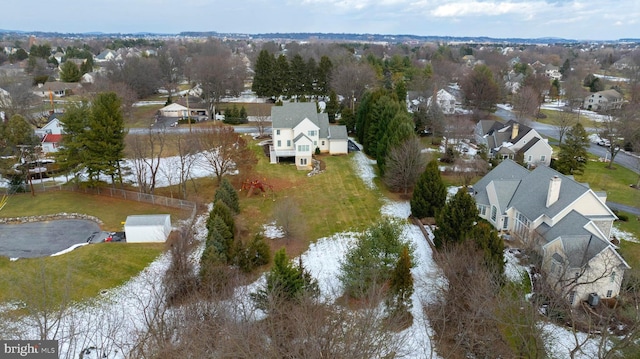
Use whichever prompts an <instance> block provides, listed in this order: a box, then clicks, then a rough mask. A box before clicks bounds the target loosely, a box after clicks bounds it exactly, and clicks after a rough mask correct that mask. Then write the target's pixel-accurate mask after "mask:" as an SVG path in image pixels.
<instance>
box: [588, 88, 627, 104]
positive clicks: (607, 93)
mask: <svg viewBox="0 0 640 359" xmlns="http://www.w3.org/2000/svg"><path fill="white" fill-rule="evenodd" d="M598 95H600V96H602V97H604V98H606V99H607V100H609V101H615V100H621V99H622V95H621V94H620V92H618V91H616V90H614V89H609V90H604V91H598V92H596V93H594V94H592V95H591V97H596V96H598Z"/></svg>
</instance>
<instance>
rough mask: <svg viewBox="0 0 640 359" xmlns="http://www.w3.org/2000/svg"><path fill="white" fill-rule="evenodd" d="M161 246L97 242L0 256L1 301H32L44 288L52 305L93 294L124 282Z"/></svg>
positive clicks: (153, 257) (161, 249)
mask: <svg viewBox="0 0 640 359" xmlns="http://www.w3.org/2000/svg"><path fill="white" fill-rule="evenodd" d="M163 250H164V243H96V244H91V245H87V246H84V247H81V248H78V249H76V250H74V251H72V252H70V253H67V254H65V255H62V256H57V257H43V258H29V259H19V260H17V261H14V262H10V261H9V259H8V258H6V257H0V278H1V279H0V302H6V301H11V300H19V301H23V302H25V303H27V304H31V301H33V300H42V298H40V297H41V296H42V291H45V290H46V291H47V297H50V299H49V300H51V303H50V304H51V305H55V304H56V302H60V301H63V298H68V299H70V300H73V301H81V300H84V299H87V298H90V297H94V296H96V295H98V294H99V293H100V291H102V290H104V289H109V288H114V287H117V286H119V285H121V284H123V283H125V282H126V281H127V280H129V279H130V278H131V277H133V276H135V275H136V274H138V273H139V272H140V271H141V270H142V269H144V268H145V267H146V266H147V265H149V263H151V262H152V261H153V260H154V259H155V258H156V257H157V256H158V255H160V253H162V252H163ZM33 296H35V298H34V297H33Z"/></svg>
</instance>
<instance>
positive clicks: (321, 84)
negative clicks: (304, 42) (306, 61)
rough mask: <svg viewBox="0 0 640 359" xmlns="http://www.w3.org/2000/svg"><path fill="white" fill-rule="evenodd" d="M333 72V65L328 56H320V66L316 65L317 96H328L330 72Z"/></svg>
mask: <svg viewBox="0 0 640 359" xmlns="http://www.w3.org/2000/svg"><path fill="white" fill-rule="evenodd" d="M332 70H333V64H332V63H331V60H330V59H329V57H328V56H322V57H321V58H320V64H319V65H318V83H317V85H316V86H317V88H316V90H317V95H318V96H327V95H329V94H330V92H329V89H330V85H329V83H330V82H331V71H332Z"/></svg>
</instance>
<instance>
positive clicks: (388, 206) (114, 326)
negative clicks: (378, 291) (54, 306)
mask: <svg viewBox="0 0 640 359" xmlns="http://www.w3.org/2000/svg"><path fill="white" fill-rule="evenodd" d="M351 160H352V161H353V165H354V169H355V171H356V173H357V174H358V175H359V177H360V178H361V179H362V180H363V182H364V183H365V185H366V186H367V187H368V188H369V189H371V190H376V185H375V182H374V178H375V171H374V168H373V166H375V161H373V160H370V159H369V158H367V157H366V156H365V155H364V154H363V153H362V152H356V153H354V154H353V155H352V159H351ZM166 163H170V162H166ZM457 190H458V187H451V188H449V190H448V191H449V195H452V194H454V193H455V192H456V191H457ZM380 211H381V214H382V215H384V216H388V217H392V218H396V219H399V220H405V219H406V218H407V217H408V216H409V214H410V206H409V203H408V201H391V200H385V201H384V205H383V206H382V208H381V209H380ZM206 217H207V216H206V215H203V216H200V217H198V218H197V221H196V225H195V231H196V239H198V240H200V241H204V238H205V237H206V228H205V223H206ZM263 234H264V235H265V237H267V238H280V237H281V236H282V235H283V234H282V231H281V230H280V229H279V228H278V227H277V226H275V224H274V223H267V224H264V226H263ZM358 235H359V233H355V232H343V233H337V234H334V235H332V236H329V237H324V238H320V239H318V240H317V241H315V242H314V243H312V244H311V245H310V247H309V249H308V250H307V251H306V252H305V253H303V254H302V255H301V258H300V259H301V260H302V262H303V264H304V266H305V268H306V269H307V270H309V272H310V273H311V274H312V275H313V277H314V278H316V279H317V280H318V284H319V287H320V290H321V298H323V300H325V301H329V302H332V301H335V300H336V299H337V298H338V297H339V296H341V295H342V288H341V285H340V282H339V281H338V280H337V278H338V273H339V268H340V262H341V260H342V259H343V258H344V257H345V255H346V253H347V251H348V250H349V249H350V248H351V247H352V246H353V245H354V243H355V242H356V238H357V236H358ZM403 236H404V239H406V240H407V241H409V242H411V243H412V244H413V246H414V248H415V259H416V265H415V267H414V268H413V269H412V274H413V277H414V287H415V290H414V293H413V296H412V300H413V308H412V315H413V318H414V320H413V324H412V326H411V327H409V328H407V329H405V330H404V331H403V332H401V333H398V336H403V337H404V338H406V339H407V342H406V345H407V349H408V351H409V352H410V354H409V355H407V356H405V357H406V358H435V357H438V356H437V355H436V354H435V353H434V350H435V348H433V347H432V346H431V340H430V338H431V335H432V334H433V332H432V329H431V326H430V324H429V320H428V318H427V317H426V315H425V313H424V312H423V310H422V307H423V304H426V303H429V302H430V301H431V300H432V299H433V295H434V290H433V288H434V284H437V283H441V281H442V276H441V275H440V270H439V268H438V267H437V265H436V264H435V263H434V261H433V259H432V251H431V248H430V247H429V245H428V244H427V242H426V240H425V238H424V236H423V234H422V232H421V231H420V228H418V227H416V226H414V225H411V224H409V223H408V222H406V223H405V224H404V225H403ZM431 236H432V234H431ZM616 236H618V237H619V238H624V239H626V240H634V239H633V238H630V236H625V235H624V234H623V233H618V234H616ZM201 250H202V246H200V248H199V249H198V250H197V251H196V252H195V253H194V254H193V255H192V259H193V260H194V261H197V259H198V258H199V256H200V253H201ZM294 260H296V259H294ZM506 260H507V266H506V274H507V276H508V278H510V279H511V280H520V278H521V275H522V274H523V273H525V272H526V268H525V267H523V266H521V265H520V264H519V263H518V262H517V258H516V257H515V256H513V255H512V253H509V252H506ZM169 265H170V257H169V254H168V253H167V254H164V255H162V256H160V257H159V258H157V259H156V260H155V261H154V262H153V263H152V264H151V265H149V267H147V268H146V269H145V270H144V271H142V272H141V273H140V274H139V275H138V276H136V277H134V278H132V279H131V280H130V281H129V282H127V283H125V284H124V285H122V286H121V287H118V288H115V289H112V290H108V291H105V292H104V293H103V294H102V295H100V296H99V297H98V298H95V299H94V300H92V301H90V302H89V303H83V304H80V305H77V306H76V307H74V308H72V309H71V310H70V311H69V312H68V313H67V314H66V316H65V317H64V318H62V321H61V323H60V328H61V329H60V332H59V337H61V338H65V339H61V340H60V344H61V348H60V350H61V353H60V354H61V355H60V357H61V358H78V357H79V355H80V353H81V352H82V351H83V350H86V349H87V348H90V347H94V349H91V350H88V351H86V353H87V355H89V356H87V355H85V358H94V357H95V358H97V357H98V356H99V355H100V357H104V358H109V359H121V358H123V359H124V358H125V357H126V353H128V352H129V351H130V350H131V349H132V347H133V345H134V344H135V343H136V340H137V338H139V336H141V335H143V334H144V331H145V330H146V324H147V321H148V319H150V317H151V316H153V315H155V312H154V310H156V308H158V306H160V305H161V304H162V300H163V298H162V292H163V290H162V288H163V283H162V278H163V277H164V275H165V272H166V270H167V268H168V267H169ZM263 283H264V275H263V276H261V277H260V278H259V279H258V280H257V281H256V282H254V283H252V284H250V285H248V286H244V287H240V288H238V289H237V290H236V296H235V298H233V300H230V301H229V305H235V306H237V307H242V308H243V309H244V310H247V309H248V310H253V318H255V319H260V318H261V317H262V316H263V314H262V313H260V312H259V310H257V309H255V308H254V306H253V303H252V301H251V299H250V297H249V295H248V294H249V293H251V292H254V291H255V290H256V289H257V288H259V287H260V286H261V285H262V284H263ZM16 324H17V326H18V329H19V331H18V332H17V333H18V334H17V338H36V337H38V336H39V334H38V332H37V329H36V328H37V323H36V322H34V321H33V320H32V319H29V318H26V319H25V320H23V321H22V322H20V323H16ZM542 326H543V328H544V331H545V333H546V334H548V335H547V337H548V342H547V349H548V351H549V353H550V355H551V356H552V357H553V358H568V357H569V350H570V348H572V342H573V340H574V336H573V333H571V332H570V331H569V330H567V329H565V328H563V327H560V326H557V325H555V324H551V323H547V322H545V323H543V325H542ZM17 338H16V339H17ZM7 339H11V338H7ZM586 347H587V349H586V350H585V352H584V353H581V354H579V355H578V358H592V357H593V354H594V353H596V351H597V343H596V342H595V341H593V342H590V343H589V345H587V346H586Z"/></svg>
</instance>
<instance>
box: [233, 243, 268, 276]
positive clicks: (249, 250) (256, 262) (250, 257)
mask: <svg viewBox="0 0 640 359" xmlns="http://www.w3.org/2000/svg"><path fill="white" fill-rule="evenodd" d="M234 253H235V262H236V264H237V265H238V267H240V269H241V270H242V271H243V272H245V273H249V272H251V271H253V270H254V269H255V268H257V267H259V266H261V265H265V264H268V263H269V260H270V259H271V248H269V245H268V244H267V242H265V241H264V237H262V236H261V235H260V234H257V235H256V236H255V237H253V239H252V240H251V242H249V244H247V246H246V247H244V246H243V245H242V243H241V242H239V241H238V242H237V246H236V249H235V251H234Z"/></svg>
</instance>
